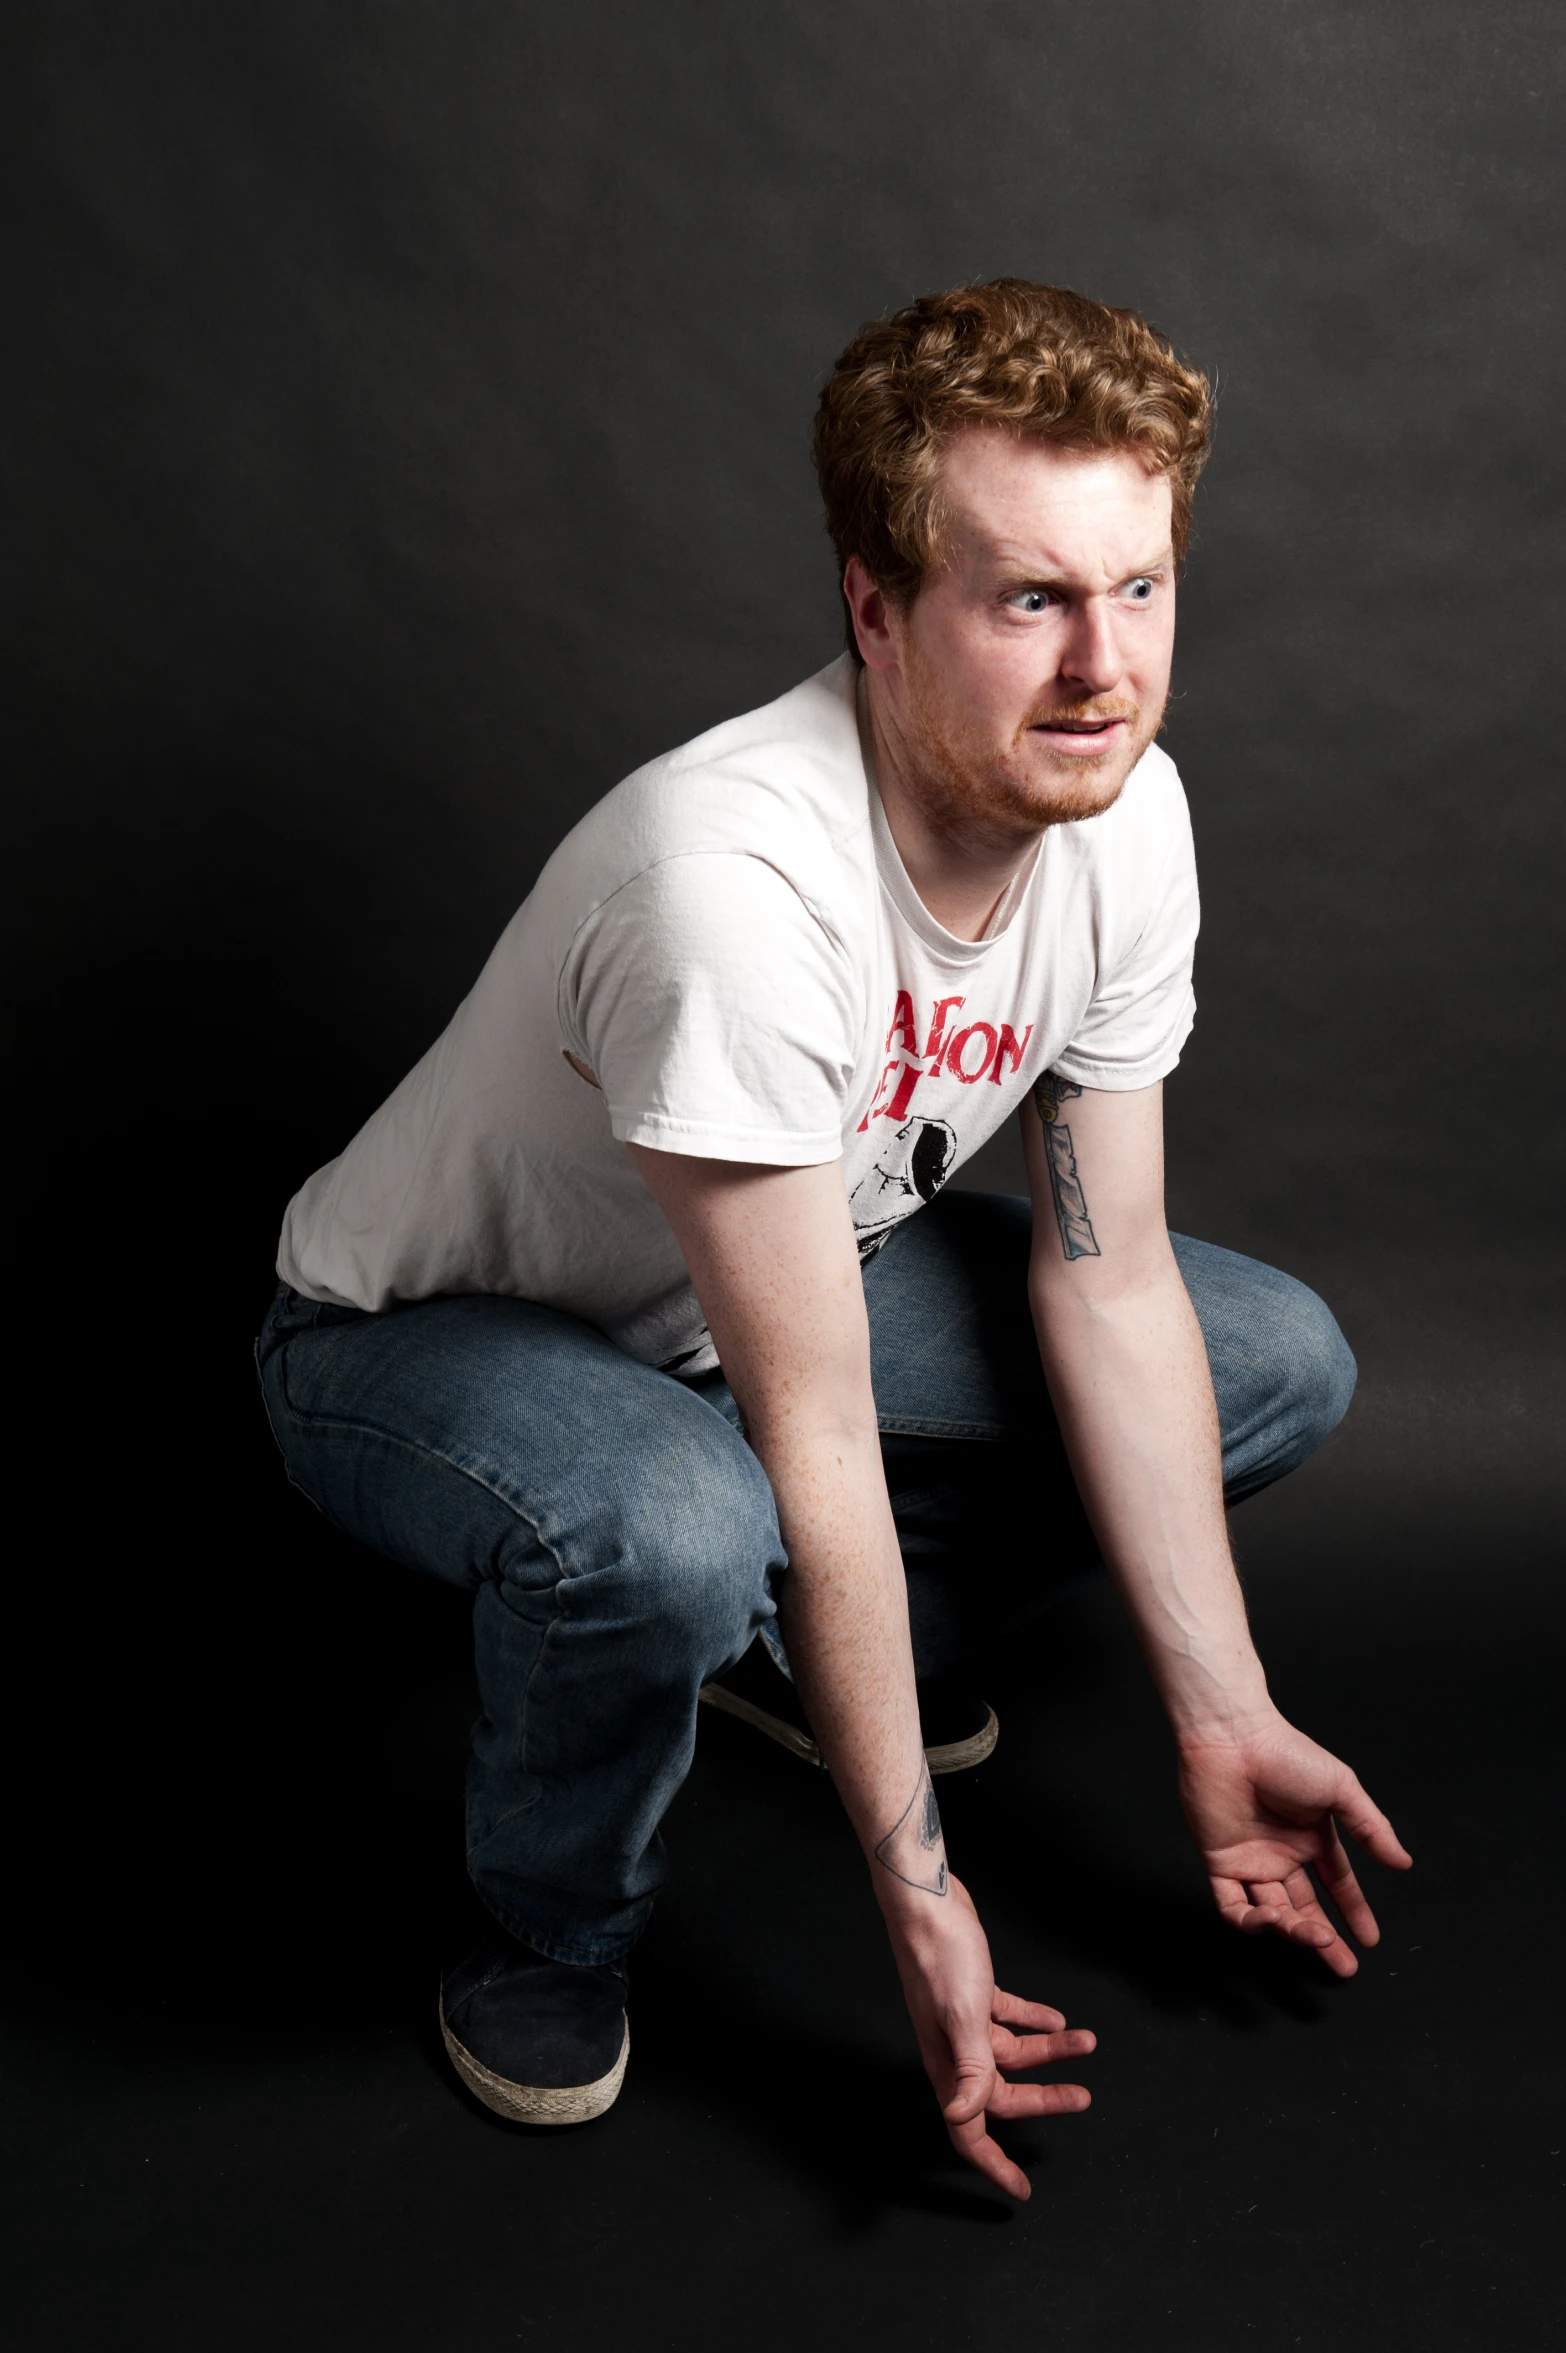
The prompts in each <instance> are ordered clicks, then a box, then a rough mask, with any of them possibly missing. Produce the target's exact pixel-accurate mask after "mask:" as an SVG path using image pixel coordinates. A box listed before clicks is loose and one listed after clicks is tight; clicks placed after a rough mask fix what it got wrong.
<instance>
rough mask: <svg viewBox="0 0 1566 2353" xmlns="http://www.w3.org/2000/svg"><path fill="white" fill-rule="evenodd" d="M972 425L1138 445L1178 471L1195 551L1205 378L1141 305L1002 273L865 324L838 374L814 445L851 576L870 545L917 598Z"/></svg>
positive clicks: (893, 589) (1096, 443)
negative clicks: (959, 450) (959, 445)
mask: <svg viewBox="0 0 1566 2353" xmlns="http://www.w3.org/2000/svg"><path fill="white" fill-rule="evenodd" d="M969 425H993V426H999V427H1001V428H1002V429H1003V430H1005V431H1008V432H1013V433H1020V434H1025V435H1027V436H1029V437H1030V438H1036V439H1038V440H1041V441H1056V442H1061V443H1064V444H1066V445H1068V446H1072V447H1076V448H1091V449H1131V450H1135V451H1137V452H1138V453H1139V454H1140V455H1141V456H1142V457H1143V458H1144V460H1145V462H1146V463H1147V464H1148V465H1149V466H1150V467H1154V468H1156V469H1157V470H1158V471H1159V472H1161V473H1165V474H1167V475H1168V477H1169V486H1170V489H1171V491H1172V493H1173V497H1174V549H1175V555H1176V557H1177V558H1179V557H1183V556H1184V554H1185V550H1186V545H1187V542H1188V540H1189V538H1190V529H1191V501H1192V497H1193V495H1194V493H1195V489H1196V478H1197V476H1198V474H1200V472H1201V470H1202V466H1203V464H1204V462H1205V460H1206V457H1207V450H1208V444H1209V441H1210V440H1211V436H1212V392H1211V388H1210V386H1209V384H1208V381H1207V378H1206V377H1205V376H1203V375H1201V374H1199V373H1198V371H1197V370H1196V369H1194V368H1188V367H1186V366H1185V365H1184V363H1183V362H1182V361H1181V360H1179V359H1177V358H1176V356H1175V353H1174V349H1173V347H1172V346H1171V344H1170V343H1169V342H1168V341H1167V339H1166V338H1165V337H1164V336H1162V335H1161V334H1159V333H1158V331H1157V330H1156V328H1153V327H1150V326H1149V325H1148V323H1147V321H1146V320H1145V319H1143V318H1141V317H1139V315H1138V314H1137V312H1135V311H1133V310H1114V309H1111V308H1110V306H1109V305H1108V304H1107V303H1102V302H1094V301H1092V300H1090V299H1089V297H1088V296H1087V295H1085V294H1073V293H1071V292H1070V291H1069V290H1068V289H1067V288H1066V287H1063V286H1037V285H1033V284H1031V283H1030V282H1029V281H1028V280H1027V279H1025V278H992V279H990V280H989V281H988V282H987V283H985V284H982V285H976V286H955V287H953V288H952V289H951V290H950V291H949V292H948V293H945V294H925V295H921V296H920V298H919V300H918V301H917V302H911V303H909V304H908V305H907V307H906V308H905V309H903V310H900V311H897V312H896V313H895V314H894V315H893V316H892V317H891V318H889V319H876V320H873V321H872V322H871V324H870V325H869V326H867V327H861V329H860V330H859V333H858V334H857V335H856V336H855V337H854V339H853V341H852V343H850V344H849V346H848V348H847V350H846V351H845V352H844V353H843V354H842V357H841V358H840V359H839V360H838V362H837V365H836V366H835V367H834V369H833V370H832V373H831V375H830V376H829V377H828V379H827V382H826V387H825V389H824V390H823V392H822V395H821V405H820V407H819V408H818V410H817V412H816V425H815V437H814V454H815V461H816V473H817V476H818V477H819V479H820V483H821V495H822V498H823V500H824V501H825V504H826V524H827V530H828V531H829V532H830V534H831V538H832V544H833V546H834V548H835V549H836V551H837V560H838V571H839V576H840V577H841V574H842V572H843V570H844V568H845V567H846V566H847V563H848V559H849V557H850V556H857V557H858V558H859V561H860V562H861V563H862V564H863V566H864V568H865V570H866V571H867V572H868V573H869V574H870V577H871V579H872V580H874V581H875V583H876V585H877V586H878V587H879V588H880V589H881V590H882V591H883V592H884V594H886V595H887V596H889V597H891V598H892V599H893V601H894V602H896V603H898V604H903V605H906V604H909V603H911V602H912V601H913V599H914V597H916V596H917V595H918V593H919V590H920V588H921V587H922V586H923V584H924V582H925V580H926V578H927V577H928V575H929V573H930V572H931V570H932V569H933V568H934V567H935V566H936V565H938V564H939V562H940V556H941V521H942V518H941V506H940V466H941V458H942V455H943V453H944V451H945V448H946V445H947V443H948V442H949V441H950V440H951V438H952V436H953V435H954V434H956V433H958V432H960V431H961V430H962V429H963V428H964V427H965V426H969ZM849 643H850V645H852V644H853V631H852V628H850V631H849Z"/></svg>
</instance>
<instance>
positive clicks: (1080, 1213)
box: [1033, 1072, 1103, 1258]
mask: <svg viewBox="0 0 1566 2353" xmlns="http://www.w3.org/2000/svg"><path fill="white" fill-rule="evenodd" d="M1081 1092H1082V1089H1081V1088H1080V1087H1074V1086H1073V1085H1072V1083H1071V1081H1070V1079H1069V1078H1054V1077H1052V1076H1051V1075H1050V1074H1049V1073H1048V1072H1046V1073H1045V1075H1044V1076H1043V1078H1041V1079H1040V1080H1039V1082H1038V1084H1037V1086H1036V1087H1035V1088H1034V1090H1033V1107H1034V1109H1035V1110H1036V1111H1037V1113H1038V1115H1039V1120H1040V1123H1041V1124H1042V1126H1043V1129H1044V1156H1045V1158H1046V1160H1047V1161H1048V1162H1049V1189H1050V1191H1051V1193H1052V1194H1053V1195H1054V1198H1055V1223H1056V1224H1057V1225H1058V1226H1059V1228H1060V1246H1061V1249H1062V1250H1063V1251H1064V1252H1065V1254H1066V1256H1067V1257H1068V1258H1099V1257H1102V1255H1103V1253H1102V1252H1101V1251H1100V1249H1099V1246H1098V1240H1097V1237H1096V1236H1095V1234H1094V1232H1093V1225H1092V1220H1091V1219H1090V1218H1089V1216H1088V1205H1087V1196H1086V1194H1085V1193H1084V1192H1083V1190H1082V1179H1081V1178H1080V1176H1078V1174H1077V1156H1076V1153H1075V1152H1074V1151H1073V1150H1072V1146H1071V1130H1070V1128H1068V1127H1062V1126H1061V1124H1060V1107H1061V1105H1062V1104H1063V1103H1069V1102H1070V1100H1071V1098H1072V1096H1073V1095H1080V1094H1081Z"/></svg>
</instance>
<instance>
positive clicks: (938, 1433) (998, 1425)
mask: <svg viewBox="0 0 1566 2353" xmlns="http://www.w3.org/2000/svg"><path fill="white" fill-rule="evenodd" d="M875 1426H876V1428H877V1429H878V1430H879V1431H880V1432H881V1434H882V1436H883V1437H887V1438H981V1439H1004V1438H1012V1437H1015V1436H1017V1435H1018V1432H1017V1429H1016V1425H1015V1424H1014V1423H1012V1422H948V1421H940V1420H937V1419H933V1418H931V1417H928V1416H920V1415H915V1414H898V1413H879V1414H877V1415H876V1417H875Z"/></svg>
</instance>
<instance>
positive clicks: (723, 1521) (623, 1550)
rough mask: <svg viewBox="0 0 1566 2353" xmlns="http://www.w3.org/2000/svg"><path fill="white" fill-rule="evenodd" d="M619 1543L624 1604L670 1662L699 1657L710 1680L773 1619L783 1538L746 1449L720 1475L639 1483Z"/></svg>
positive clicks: (762, 1479) (761, 1477) (767, 1491)
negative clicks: (625, 1587) (624, 1579)
mask: <svg viewBox="0 0 1566 2353" xmlns="http://www.w3.org/2000/svg"><path fill="white" fill-rule="evenodd" d="M619 1538H620V1542H619V1548H618V1549H619V1552H620V1557H621V1560H622V1562H623V1564H624V1567H625V1569H626V1571H627V1572H628V1578H629V1592H628V1596H627V1598H628V1599H629V1600H630V1601H631V1603H632V1606H633V1607H634V1609H635V1612H636V1615H637V1616H638V1618H639V1619H640V1620H641V1621H642V1623H643V1624H644V1625H645V1626H646V1627H647V1628H648V1631H649V1634H650V1636H651V1638H652V1640H653V1642H654V1645H655V1647H656V1649H657V1650H658V1651H659V1652H660V1653H662V1654H664V1655H665V1656H667V1657H668V1658H669V1659H670V1660H671V1662H672V1661H673V1660H674V1659H676V1658H678V1659H687V1658H689V1659H695V1660H697V1661H698V1662H699V1663H700V1664H701V1666H702V1667H703V1670H704V1671H705V1672H707V1673H714V1672H716V1671H717V1670H718V1669H719V1668H720V1667H722V1666H724V1665H727V1664H728V1663H729V1662H730V1661H731V1660H732V1659H734V1658H736V1657H738V1656H739V1654H740V1653H741V1652H742V1651H743V1650H744V1649H746V1648H747V1647H748V1645H749V1643H750V1641H751V1638H752V1636H753V1635H754V1634H755V1632H756V1630H757V1628H758V1626H759V1625H760V1624H761V1621H762V1619H763V1618H765V1617H769V1616H770V1615H771V1614H772V1599H771V1580H772V1578H773V1576H774V1575H775V1574H776V1573H777V1572H778V1571H780V1570H781V1569H782V1567H783V1566H784V1555H783V1549H782V1541H781V1538H780V1537H779V1534H778V1523H777V1510H776V1507H775V1505H774V1503H773V1499H772V1490H771V1488H770V1487H769V1486H768V1484H767V1480H766V1475H765V1473H764V1472H763V1471H762V1469H761V1466H760V1464H759V1463H757V1462H756V1461H755V1458H754V1456H752V1455H751V1454H750V1453H749V1452H748V1450H747V1451H746V1452H745V1455H744V1459H743V1462H741V1463H737V1464H731V1465H729V1466H726V1475H723V1476H720V1477H713V1476H711V1475H710V1473H709V1475H707V1476H703V1477H690V1476H687V1477H685V1478H683V1479H679V1480H676V1481H670V1480H668V1479H665V1478H654V1479H651V1480H649V1481H647V1482H645V1483H643V1484H642V1485H640V1486H639V1487H638V1490H637V1493H636V1496H635V1499H634V1501H631V1500H629V1499H628V1503H627V1508H625V1509H624V1511H623V1513H622V1519H621V1526H620V1530H619Z"/></svg>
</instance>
